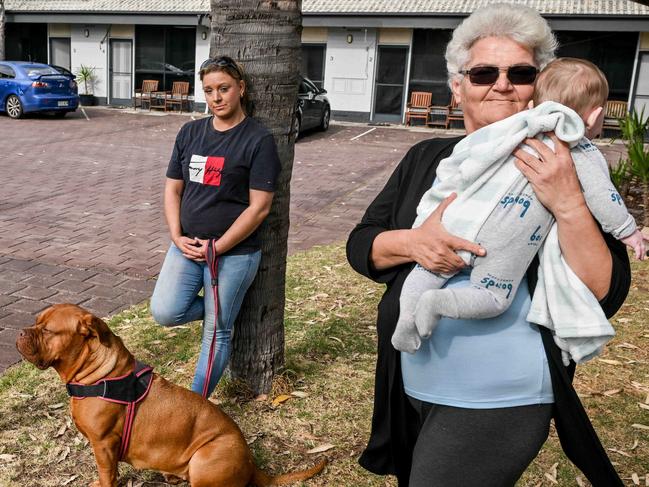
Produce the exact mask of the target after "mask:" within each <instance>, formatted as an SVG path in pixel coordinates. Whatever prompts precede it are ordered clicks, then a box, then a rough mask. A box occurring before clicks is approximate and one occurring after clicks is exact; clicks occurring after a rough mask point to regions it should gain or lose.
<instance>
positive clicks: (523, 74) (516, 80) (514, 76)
mask: <svg viewBox="0 0 649 487" xmlns="http://www.w3.org/2000/svg"><path fill="white" fill-rule="evenodd" d="M501 71H505V72H507V79H508V80H509V81H510V82H511V84H513V85H531V84H533V83H534V81H535V80H536V76H537V75H538V74H539V69H538V68H537V67H536V66H530V65H529V64H517V65H515V66H509V67H508V68H499V67H498V66H474V67H473V68H471V69H465V70H461V71H460V74H465V75H466V74H468V75H469V80H470V81H471V84H474V85H493V84H494V83H495V82H496V81H497V80H498V76H500V72H501Z"/></svg>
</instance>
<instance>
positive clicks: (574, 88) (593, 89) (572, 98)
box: [533, 57, 608, 139]
mask: <svg viewBox="0 0 649 487" xmlns="http://www.w3.org/2000/svg"><path fill="white" fill-rule="evenodd" d="M607 98H608V82H607V81H606V76H604V73H602V71H601V70H600V69H599V68H598V67H597V66H595V65H594V64H593V63H591V62H590V61H586V60H585V59H577V58H572V57H563V58H557V59H555V60H554V61H552V62H551V63H550V64H548V65H547V66H546V67H545V69H543V71H541V74H539V77H538V78H537V80H536V86H535V88H534V98H533V101H534V106H538V105H539V104H541V103H543V102H544V101H556V102H557V103H561V104H562V105H565V106H567V107H569V108H572V109H573V110H574V111H576V112H577V113H578V114H579V116H580V117H581V118H582V120H583V121H584V124H585V125H586V137H588V138H589V139H590V138H593V137H595V136H597V135H599V133H600V132H601V131H602V123H603V121H604V106H605V105H606V99H607Z"/></svg>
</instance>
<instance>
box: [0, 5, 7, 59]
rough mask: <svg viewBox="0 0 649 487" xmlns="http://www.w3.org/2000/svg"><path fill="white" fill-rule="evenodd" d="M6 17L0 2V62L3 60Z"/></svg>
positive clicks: (3, 6)
mask: <svg viewBox="0 0 649 487" xmlns="http://www.w3.org/2000/svg"><path fill="white" fill-rule="evenodd" d="M6 23H7V17H6V16H5V2H4V0H0V61H4V60H5V25H6Z"/></svg>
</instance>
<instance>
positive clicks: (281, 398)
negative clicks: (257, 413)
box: [272, 394, 291, 406]
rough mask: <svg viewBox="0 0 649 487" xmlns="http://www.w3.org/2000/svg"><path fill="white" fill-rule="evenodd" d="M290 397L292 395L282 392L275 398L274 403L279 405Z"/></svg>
mask: <svg viewBox="0 0 649 487" xmlns="http://www.w3.org/2000/svg"><path fill="white" fill-rule="evenodd" d="M290 398H291V396H289V395H288V394H280V395H279V396H277V397H276V398H275V399H273V402H272V404H273V406H279V405H280V404H282V403H283V402H286V401H288V400H289V399H290Z"/></svg>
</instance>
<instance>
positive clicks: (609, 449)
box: [608, 448, 631, 458]
mask: <svg viewBox="0 0 649 487" xmlns="http://www.w3.org/2000/svg"><path fill="white" fill-rule="evenodd" d="M608 451H612V452H614V453H618V454H620V455H622V456H624V457H629V458H630V457H631V455H629V454H628V453H627V452H625V451H622V450H618V449H617V448H608Z"/></svg>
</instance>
